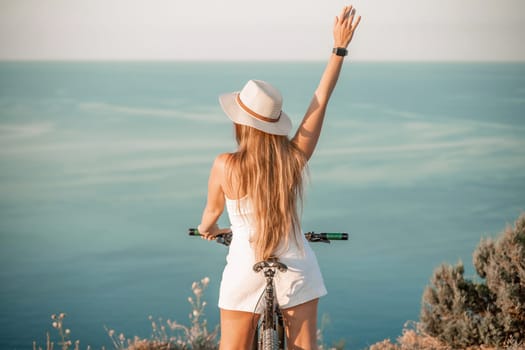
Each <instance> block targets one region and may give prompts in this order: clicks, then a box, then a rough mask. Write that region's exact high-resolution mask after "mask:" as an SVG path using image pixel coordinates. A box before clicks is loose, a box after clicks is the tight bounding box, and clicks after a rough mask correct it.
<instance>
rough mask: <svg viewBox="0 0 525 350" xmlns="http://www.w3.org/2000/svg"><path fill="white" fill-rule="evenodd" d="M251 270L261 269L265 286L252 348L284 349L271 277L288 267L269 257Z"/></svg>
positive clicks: (328, 236)
mask: <svg viewBox="0 0 525 350" xmlns="http://www.w3.org/2000/svg"><path fill="white" fill-rule="evenodd" d="M188 234H189V235H190V236H200V234H199V231H198V230H197V229H196V228H190V229H189V230H188ZM232 236H233V235H232V233H231V232H230V233H224V234H220V235H217V236H216V238H215V241H216V242H217V243H220V244H223V245H225V246H229V245H230V243H231V241H232ZM304 236H305V238H306V240H307V241H309V242H322V243H330V241H332V240H344V241H346V240H348V233H346V232H322V233H315V232H306V233H305V234H304ZM253 270H254V271H255V272H257V273H259V272H261V271H262V272H263V274H264V277H265V278H266V286H265V289H264V299H265V304H266V306H265V308H264V311H263V313H262V315H261V318H260V320H259V324H258V326H257V330H256V332H255V337H254V342H253V350H258V349H259V350H284V349H285V331H284V321H283V315H282V313H281V310H280V308H279V305H278V304H277V301H276V300H275V296H274V283H273V278H274V276H275V273H276V272H277V270H278V271H279V272H283V273H284V272H286V271H287V270H288V267H287V266H286V265H285V264H283V263H282V262H280V261H279V259H278V258H276V257H270V258H269V259H267V260H264V261H260V262H257V263H255V265H253Z"/></svg>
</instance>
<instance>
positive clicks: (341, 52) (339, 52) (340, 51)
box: [332, 47, 348, 56]
mask: <svg viewBox="0 0 525 350" xmlns="http://www.w3.org/2000/svg"><path fill="white" fill-rule="evenodd" d="M332 53H335V54H336V55H337V56H346V55H348V50H347V49H346V48H344V47H334V48H333V50H332Z"/></svg>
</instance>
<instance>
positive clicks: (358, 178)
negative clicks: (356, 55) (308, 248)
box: [0, 62, 525, 349]
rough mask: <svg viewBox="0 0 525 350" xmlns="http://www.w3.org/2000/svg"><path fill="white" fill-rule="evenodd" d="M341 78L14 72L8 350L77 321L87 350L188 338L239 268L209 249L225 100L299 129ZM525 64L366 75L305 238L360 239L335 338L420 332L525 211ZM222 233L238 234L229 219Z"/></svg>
mask: <svg viewBox="0 0 525 350" xmlns="http://www.w3.org/2000/svg"><path fill="white" fill-rule="evenodd" d="M322 69H323V64H321V63H129V62H128V63H124V62H111V63H109V62H108V63H92V62H88V63H67V62H55V63H42V62H40V63H8V62H3V63H0V262H1V265H0V266H1V270H0V280H1V281H2V287H1V288H0V348H2V349H23V348H31V347H32V341H33V340H37V341H38V342H39V343H40V344H43V343H44V339H45V338H44V334H45V332H46V331H47V330H50V329H51V325H50V321H51V320H50V315H51V314H52V313H56V312H61V311H63V312H66V313H67V314H68V316H67V319H66V321H67V326H68V327H69V328H71V330H72V338H73V339H80V340H81V344H82V346H83V347H85V345H87V344H90V345H92V346H93V347H94V348H99V347H100V346H101V345H106V346H109V345H110V341H109V338H108V337H107V336H106V334H105V331H104V328H103V327H104V325H106V326H108V327H110V328H114V329H116V331H117V332H124V333H125V334H126V335H127V336H129V337H131V336H133V335H139V336H142V337H147V336H149V335H150V333H151V327H150V322H149V321H148V319H147V317H148V315H153V316H154V317H163V318H164V319H167V318H171V319H175V320H178V321H180V322H187V314H188V312H189V310H190V309H189V304H188V303H187V302H186V298H187V296H189V295H190V293H191V289H190V286H191V282H192V281H194V280H199V279H201V278H202V277H204V276H209V277H210V278H211V283H210V287H209V288H208V290H207V291H206V299H207V300H208V303H209V306H208V308H207V318H208V320H209V323H210V324H212V325H215V324H216V323H217V322H218V310H217V308H216V307H215V305H216V302H217V297H218V284H219V280H220V274H221V271H222V267H223V265H224V262H225V260H224V258H225V255H226V248H224V247H222V246H219V245H216V244H215V243H211V242H205V241H202V240H199V239H192V238H190V237H187V236H186V229H187V227H190V226H195V225H196V224H197V223H198V222H199V219H200V214H201V210H202V207H203V205H204V200H205V197H204V196H205V192H206V183H207V176H208V171H209V168H210V166H211V163H212V161H213V159H214V157H215V155H216V154H218V153H220V152H228V151H232V150H233V149H234V142H233V138H232V127H231V124H230V123H229V122H228V120H227V118H226V117H224V116H223V115H222V112H221V110H220V108H219V106H218V103H217V95H218V94H220V93H222V92H228V91H233V90H237V89H239V88H240V87H242V85H243V84H244V82H245V81H246V80H248V79H250V78H256V79H263V80H268V81H270V82H272V83H273V84H274V85H276V86H277V87H278V88H279V89H280V90H281V91H282V93H283V95H284V96H285V103H284V109H285V110H286V111H287V113H288V114H289V115H290V116H291V117H292V119H293V121H294V125H297V123H298V122H299V120H300V119H301V116H302V113H304V110H305V109H306V106H307V104H308V102H309V100H310V98H311V95H312V93H313V91H314V89H315V87H316V84H317V82H318V79H319V76H320V74H321V72H322ZM524 131H525V64H423V63H353V62H348V63H347V64H346V66H345V67H344V69H343V72H342V75H341V78H340V82H339V86H338V88H337V90H336V91H335V93H334V96H333V99H332V101H331V105H330V107H329V110H328V115H327V120H326V124H325V126H324V129H323V135H322V138H321V140H320V143H319V146H318V149H317V151H316V154H315V155H314V158H313V159H312V161H311V163H310V173H311V178H310V184H309V185H308V188H307V197H306V202H305V208H304V214H303V226H304V228H305V229H306V230H315V231H322V230H326V231H348V232H350V241H348V242H336V243H333V244H331V245H321V244H318V245H315V246H314V247H313V248H314V250H315V252H316V254H317V257H318V260H319V262H320V264H321V268H322V270H323V273H324V277H325V283H326V285H327V288H328V291H329V294H328V296H326V297H324V298H323V299H322V300H321V302H320V314H321V315H322V314H327V315H328V316H329V318H330V319H331V323H330V324H329V325H327V326H326V329H325V338H326V339H327V340H328V341H336V340H338V339H340V338H345V339H346V340H347V344H348V348H350V349H361V348H363V347H365V346H366V345H369V344H372V343H374V342H377V341H380V340H382V339H384V338H387V337H390V338H395V337H397V336H398V335H399V334H400V332H401V329H402V327H403V324H404V322H405V321H407V320H416V319H417V318H418V313H419V308H420V300H421V294H422V291H423V289H424V287H425V285H426V284H427V283H428V280H429V278H430V276H431V274H432V271H433V270H434V268H435V267H437V266H438V265H439V264H440V263H442V262H449V263H455V262H456V261H458V260H459V259H461V260H463V261H464V262H465V264H466V266H467V274H468V275H470V276H473V274H474V271H473V268H472V265H471V254H472V251H473V250H474V248H475V246H476V245H477V243H478V241H479V239H480V237H482V236H488V235H496V234H497V233H498V232H500V231H501V230H502V229H503V228H504V227H505V225H506V224H511V223H513V221H514V220H515V219H516V218H517V216H518V215H519V213H520V212H522V211H523V210H525V201H524V198H525V138H524V137H523V135H524ZM221 223H222V225H226V224H227V219H226V218H222V219H221Z"/></svg>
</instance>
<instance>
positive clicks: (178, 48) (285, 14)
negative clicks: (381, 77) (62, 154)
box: [0, 0, 525, 61]
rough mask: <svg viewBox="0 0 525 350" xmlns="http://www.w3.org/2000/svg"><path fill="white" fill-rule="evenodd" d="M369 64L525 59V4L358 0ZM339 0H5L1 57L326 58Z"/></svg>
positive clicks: (356, 48) (357, 47)
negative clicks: (381, 62)
mask: <svg viewBox="0 0 525 350" xmlns="http://www.w3.org/2000/svg"><path fill="white" fill-rule="evenodd" d="M352 3H353V4H354V6H355V7H356V9H357V11H358V14H361V15H362V17H363V20H362V21H361V25H360V28H359V29H358V31H357V32H356V34H355V37H354V41H353V42H352V44H351V45H350V55H351V57H352V59H355V60H361V61H370V60H371V61H385V60H410V61H414V60H416V61H419V60H422V61H443V60H445V61H525V1H524V0H499V1H488V0H477V1H476V0H439V1H438V0H398V1H396V0H353V2H352ZM345 4H348V3H346V2H343V1H340V0H322V1H320V0H318V1H308V0H301V1H299V0H259V1H253V0H217V1H209V0H208V1H195V0H185V1H181V0H0V60H16V59H25V60H27V59H30V60H33V59H45V60H69V59H73V60H323V59H325V58H326V57H327V56H328V55H329V54H330V49H331V47H332V24H333V20H334V17H335V15H337V14H339V12H340V10H341V7H342V6H344V5H345Z"/></svg>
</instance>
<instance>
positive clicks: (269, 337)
mask: <svg viewBox="0 0 525 350" xmlns="http://www.w3.org/2000/svg"><path fill="white" fill-rule="evenodd" d="M253 270H254V271H255V272H257V273H259V272H261V270H262V271H263V273H264V277H265V278H266V287H265V290H264V299H265V303H266V306H265V309H264V313H263V317H262V319H261V322H260V327H259V328H258V330H257V332H256V335H255V339H257V345H258V347H257V348H255V349H263V344H271V345H269V346H268V348H273V347H277V349H283V350H284V344H285V341H284V339H285V336H284V322H283V316H282V313H281V310H280V309H279V305H278V304H277V302H276V300H275V296H274V285H273V278H274V276H275V272H276V270H279V271H280V272H286V271H287V270H288V267H287V266H286V265H285V264H283V263H281V262H279V260H278V259H277V258H275V257H273V258H270V259H268V260H265V261H261V262H258V263H256V264H255V265H253ZM274 338H275V339H274Z"/></svg>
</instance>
